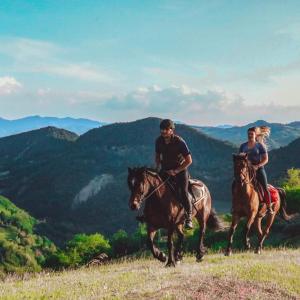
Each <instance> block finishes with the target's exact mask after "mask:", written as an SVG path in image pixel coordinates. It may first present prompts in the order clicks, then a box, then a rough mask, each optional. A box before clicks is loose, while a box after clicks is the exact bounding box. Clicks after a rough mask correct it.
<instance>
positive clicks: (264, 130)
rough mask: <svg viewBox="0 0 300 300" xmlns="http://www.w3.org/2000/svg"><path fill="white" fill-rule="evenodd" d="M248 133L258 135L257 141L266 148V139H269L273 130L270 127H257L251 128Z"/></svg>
mask: <svg viewBox="0 0 300 300" xmlns="http://www.w3.org/2000/svg"><path fill="white" fill-rule="evenodd" d="M248 131H254V132H255V134H256V141H257V142H259V143H261V144H263V145H264V146H265V147H266V148H267V145H266V138H268V137H269V136H270V134H271V128H270V127H268V126H257V127H251V128H249V129H248Z"/></svg>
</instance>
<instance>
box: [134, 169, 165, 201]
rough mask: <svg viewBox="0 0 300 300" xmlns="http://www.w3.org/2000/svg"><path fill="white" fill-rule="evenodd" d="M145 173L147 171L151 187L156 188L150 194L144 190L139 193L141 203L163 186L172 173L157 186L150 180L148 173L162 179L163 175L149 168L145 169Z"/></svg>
mask: <svg viewBox="0 0 300 300" xmlns="http://www.w3.org/2000/svg"><path fill="white" fill-rule="evenodd" d="M145 173H146V180H147V181H148V183H149V185H150V189H151V188H154V189H153V190H152V191H151V193H149V194H148V195H145V194H144V192H143V193H141V194H140V195H139V197H140V203H142V202H144V201H145V200H147V199H149V198H150V197H151V196H152V195H153V194H154V193H155V192H156V191H157V190H158V189H159V188H160V187H162V186H163V185H164V184H165V183H166V182H167V181H168V180H169V179H170V175H169V176H168V177H167V179H166V180H163V181H162V183H160V184H159V185H158V186H157V187H155V186H153V185H152V183H151V181H150V180H149V178H148V176H147V174H150V175H152V176H154V177H159V178H160V179H161V177H160V176H159V175H158V174H157V173H154V172H151V171H150V170H147V169H146V170H145ZM161 180H162V179H161Z"/></svg>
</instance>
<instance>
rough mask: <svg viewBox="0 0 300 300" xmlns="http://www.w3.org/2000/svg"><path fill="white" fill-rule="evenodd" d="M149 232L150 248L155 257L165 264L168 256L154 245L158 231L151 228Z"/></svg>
mask: <svg viewBox="0 0 300 300" xmlns="http://www.w3.org/2000/svg"><path fill="white" fill-rule="evenodd" d="M147 231H148V247H149V248H150V250H151V252H152V254H153V256H154V257H155V258H157V259H158V260H160V261H161V262H165V261H166V260H167V257H166V255H165V254H164V253H163V252H162V251H160V250H159V249H158V248H157V247H156V246H155V244H154V237H155V234H156V232H157V230H156V229H154V228H151V227H150V228H148V229H147Z"/></svg>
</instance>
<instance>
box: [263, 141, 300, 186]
mask: <svg viewBox="0 0 300 300" xmlns="http://www.w3.org/2000/svg"><path fill="white" fill-rule="evenodd" d="M299 153H300V138H298V139H296V140H294V141H293V142H291V143H290V144H288V145H287V146H285V147H281V148H279V149H275V150H273V151H271V152H270V157H269V163H268V166H267V170H268V176H269V178H270V179H271V180H272V181H274V182H276V183H279V182H280V180H281V179H282V178H283V177H285V176H286V172H287V170H288V169H291V168H300V155H299Z"/></svg>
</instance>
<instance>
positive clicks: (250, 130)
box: [247, 127, 256, 141]
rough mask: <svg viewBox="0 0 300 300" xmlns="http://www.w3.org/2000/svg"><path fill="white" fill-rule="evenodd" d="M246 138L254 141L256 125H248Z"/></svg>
mask: <svg viewBox="0 0 300 300" xmlns="http://www.w3.org/2000/svg"><path fill="white" fill-rule="evenodd" d="M247 134H248V140H249V141H255V140H256V127H250V128H248V130H247Z"/></svg>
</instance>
